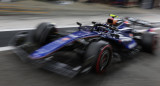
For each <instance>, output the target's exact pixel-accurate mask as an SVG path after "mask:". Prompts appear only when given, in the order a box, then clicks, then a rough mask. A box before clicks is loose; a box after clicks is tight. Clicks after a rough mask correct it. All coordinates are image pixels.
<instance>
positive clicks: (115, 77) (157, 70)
mask: <svg viewBox="0 0 160 86" xmlns="http://www.w3.org/2000/svg"><path fill="white" fill-rule="evenodd" d="M159 51H160V49H159V50H158V52H159ZM0 56H1V58H0V68H1V69H0V76H1V77H0V85H1V86H159V85H160V67H159V65H160V58H159V57H160V53H157V54H156V55H150V54H147V53H143V52H142V53H140V54H139V55H138V56H137V57H136V58H134V59H130V60H128V61H125V62H123V63H116V64H113V65H112V66H111V68H109V69H108V71H107V72H106V73H105V74H101V75H98V74H94V73H89V74H85V75H81V76H78V77H75V78H73V79H70V78H66V77H63V76H60V75H57V74H54V73H51V72H48V71H45V70H42V69H38V68H35V67H34V66H32V65H30V64H26V63H23V62H22V61H21V60H20V59H19V58H18V57H17V56H16V55H15V54H14V53H13V52H11V51H5V52H0Z"/></svg>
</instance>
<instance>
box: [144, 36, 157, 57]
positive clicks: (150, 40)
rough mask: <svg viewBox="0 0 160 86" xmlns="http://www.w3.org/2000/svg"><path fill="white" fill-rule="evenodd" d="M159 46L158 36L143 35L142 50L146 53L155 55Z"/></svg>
mask: <svg viewBox="0 0 160 86" xmlns="http://www.w3.org/2000/svg"><path fill="white" fill-rule="evenodd" d="M157 45H158V37H157V34H151V33H144V34H143V35H142V48H143V50H144V51H145V52H148V53H152V54H154V53H155V51H156V48H157Z"/></svg>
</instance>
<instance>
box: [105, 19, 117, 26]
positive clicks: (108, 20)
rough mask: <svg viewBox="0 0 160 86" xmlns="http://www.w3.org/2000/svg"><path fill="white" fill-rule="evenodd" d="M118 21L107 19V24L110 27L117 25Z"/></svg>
mask: <svg viewBox="0 0 160 86" xmlns="http://www.w3.org/2000/svg"><path fill="white" fill-rule="evenodd" d="M117 22H118V20H116V19H114V18H108V19H107V24H110V25H117Z"/></svg>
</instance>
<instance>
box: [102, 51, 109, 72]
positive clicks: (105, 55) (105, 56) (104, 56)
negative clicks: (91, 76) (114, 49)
mask: <svg viewBox="0 0 160 86" xmlns="http://www.w3.org/2000/svg"><path fill="white" fill-rule="evenodd" d="M109 57H110V55H109V51H108V50H105V51H104V52H103V53H102V56H101V60H100V71H104V69H105V68H106V66H107V64H108V61H109Z"/></svg>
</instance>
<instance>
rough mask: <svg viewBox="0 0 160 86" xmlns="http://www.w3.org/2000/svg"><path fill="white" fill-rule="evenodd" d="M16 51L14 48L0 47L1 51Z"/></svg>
mask: <svg viewBox="0 0 160 86" xmlns="http://www.w3.org/2000/svg"><path fill="white" fill-rule="evenodd" d="M12 49H14V47H13V46H5V47H0V51H8V50H12Z"/></svg>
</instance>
